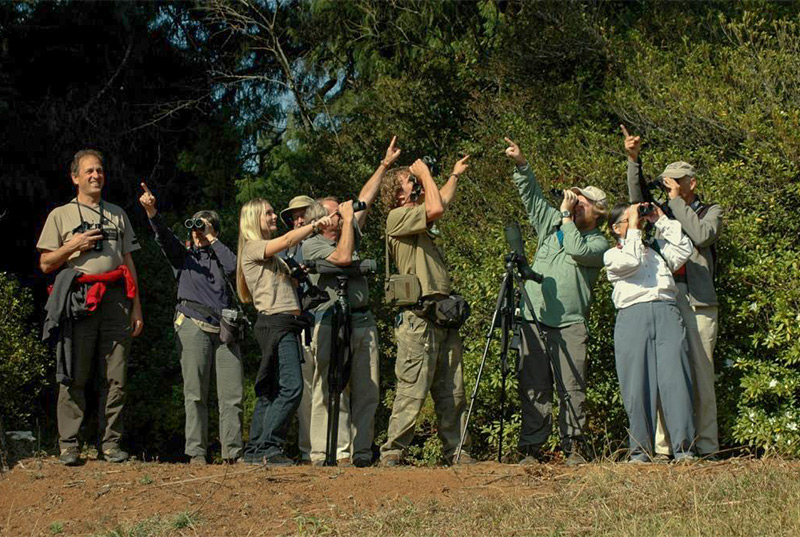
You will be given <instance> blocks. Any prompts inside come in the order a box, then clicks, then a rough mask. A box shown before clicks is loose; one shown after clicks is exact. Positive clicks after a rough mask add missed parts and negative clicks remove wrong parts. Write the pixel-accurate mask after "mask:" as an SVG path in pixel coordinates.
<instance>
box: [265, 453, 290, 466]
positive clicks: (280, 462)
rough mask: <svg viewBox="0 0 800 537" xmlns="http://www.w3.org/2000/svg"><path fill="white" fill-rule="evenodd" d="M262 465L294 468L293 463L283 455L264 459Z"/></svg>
mask: <svg viewBox="0 0 800 537" xmlns="http://www.w3.org/2000/svg"><path fill="white" fill-rule="evenodd" d="M264 463H265V464H266V465H267V466H294V461H293V460H292V459H290V458H289V457H287V456H286V455H284V454H283V453H276V454H275V455H268V456H266V457H264Z"/></svg>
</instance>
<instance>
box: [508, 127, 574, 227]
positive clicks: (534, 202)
mask: <svg viewBox="0 0 800 537" xmlns="http://www.w3.org/2000/svg"><path fill="white" fill-rule="evenodd" d="M505 141H506V143H508V144H509V145H508V147H507V148H506V156H507V157H508V158H509V159H511V160H512V161H514V164H515V165H516V168H515V170H514V176H513V179H514V184H515V185H516V186H517V190H518V191H519V195H520V197H521V198H522V203H523V205H524V206H525V212H526V213H528V220H529V221H530V223H531V224H532V225H533V227H534V228H535V229H536V233H537V234H538V235H539V236H543V235H545V234H546V233H547V232H549V231H550V229H551V228H552V227H553V226H554V225H557V224H558V222H559V221H560V220H561V217H560V215H559V213H558V211H557V210H556V209H555V207H553V206H551V205H550V204H549V203H548V202H547V200H546V199H545V198H544V195H543V194H542V188H541V187H540V186H539V183H538V182H537V181H536V177H535V176H534V174H533V170H531V167H530V166H529V165H528V161H527V159H526V158H525V156H524V155H523V154H522V151H520V149H519V146H518V145H517V144H515V143H514V142H513V141H511V139H509V138H505Z"/></svg>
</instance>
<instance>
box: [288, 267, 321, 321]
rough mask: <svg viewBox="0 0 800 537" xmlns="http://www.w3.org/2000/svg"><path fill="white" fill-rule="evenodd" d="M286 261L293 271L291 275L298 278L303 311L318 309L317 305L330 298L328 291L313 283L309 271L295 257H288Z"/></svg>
mask: <svg viewBox="0 0 800 537" xmlns="http://www.w3.org/2000/svg"><path fill="white" fill-rule="evenodd" d="M284 261H286V264H287V265H289V270H290V271H291V272H290V273H289V276H291V277H292V278H294V279H295V280H297V283H298V284H299V288H300V289H301V293H300V301H301V302H302V304H301V306H302V308H303V311H307V310H313V309H316V308H317V306H320V305H321V304H324V303H325V302H327V301H328V300H330V296H329V295H328V293H326V292H325V291H323V290H322V289H320V288H319V287H317V286H316V285H314V284H313V283H311V280H310V279H309V278H308V273H307V272H306V270H305V269H303V267H301V266H300V263H298V262H297V260H296V259H295V258H294V257H287V258H286V259H284Z"/></svg>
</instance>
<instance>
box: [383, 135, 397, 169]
mask: <svg viewBox="0 0 800 537" xmlns="http://www.w3.org/2000/svg"><path fill="white" fill-rule="evenodd" d="M396 142H397V136H392V141H391V142H390V143H389V147H388V148H386V155H384V157H383V160H382V161H381V164H383V165H384V166H385V167H386V168H388V167H389V166H391V165H392V164H393V163H394V161H395V160H397V159H398V157H400V148H399V147H397V146H396V145H395V143H396Z"/></svg>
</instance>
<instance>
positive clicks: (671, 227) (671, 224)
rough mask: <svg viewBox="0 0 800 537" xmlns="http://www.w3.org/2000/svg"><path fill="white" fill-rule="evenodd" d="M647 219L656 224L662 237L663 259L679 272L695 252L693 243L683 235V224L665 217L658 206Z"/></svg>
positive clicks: (659, 241) (659, 243) (660, 241)
mask: <svg viewBox="0 0 800 537" xmlns="http://www.w3.org/2000/svg"><path fill="white" fill-rule="evenodd" d="M647 218H648V220H650V221H651V222H654V223H655V226H656V230H657V231H658V232H659V235H660V236H661V238H660V239H659V240H658V245H659V249H660V250H661V257H663V258H664V261H666V262H667V266H668V267H669V269H670V270H671V271H673V272H674V271H676V270H678V269H679V268H681V267H682V266H683V264H684V263H686V261H687V260H688V259H689V256H691V255H692V251H693V250H694V245H693V244H692V241H691V240H689V237H687V236H686V234H685V233H683V230H682V228H681V223H680V222H678V221H677V220H670V219H669V218H667V217H666V216H664V213H663V212H661V209H660V208H659V207H658V206H656V210H655V211H653V212H652V213H651V214H650V215H648V217H647Z"/></svg>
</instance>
